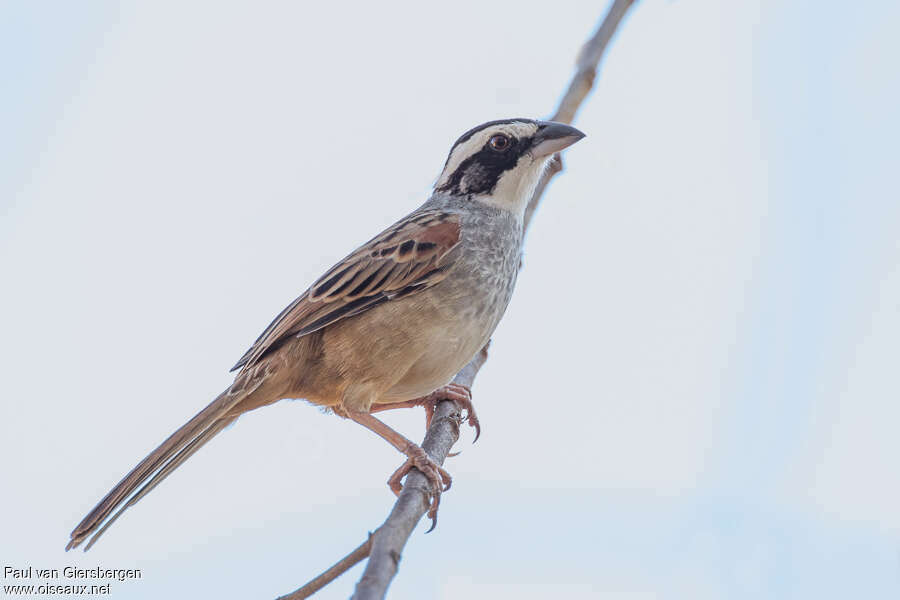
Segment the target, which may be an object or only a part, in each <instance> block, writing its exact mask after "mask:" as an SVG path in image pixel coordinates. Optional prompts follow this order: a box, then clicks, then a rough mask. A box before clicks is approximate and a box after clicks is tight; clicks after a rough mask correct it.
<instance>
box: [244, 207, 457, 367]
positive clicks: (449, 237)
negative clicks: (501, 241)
mask: <svg viewBox="0 0 900 600" xmlns="http://www.w3.org/2000/svg"><path fill="white" fill-rule="evenodd" d="M459 232H460V224H459V215H457V214H454V213H448V212H444V211H439V210H433V211H424V212H419V213H414V214H412V215H410V216H409V217H407V218H406V219H403V220H402V221H400V222H398V223H397V224H395V225H393V226H392V227H390V228H389V229H387V230H386V231H384V232H383V233H382V234H380V235H379V236H377V237H375V238H374V239H372V240H370V241H369V242H368V243H366V244H365V245H363V246H361V247H360V248H358V249H357V250H355V251H354V252H353V253H352V254H350V255H349V256H348V257H346V258H345V259H344V260H342V261H341V262H339V263H338V264H337V265H335V266H334V267H332V268H331V270H329V271H328V272H327V273H325V274H324V275H322V277H320V278H319V279H318V281H316V282H315V283H314V284H313V285H312V287H310V288H309V289H308V290H306V292H304V293H303V295H301V296H300V297H299V298H297V299H296V300H294V301H293V302H292V303H291V304H290V305H288V307H287V308H285V309H284V310H283V311H281V314H279V315H278V316H277V317H275V320H274V321H272V323H271V324H270V325H269V326H268V327H267V328H266V330H265V331H263V332H262V335H260V336H259V338H257V340H256V341H255V342H254V343H253V346H251V347H250V349H249V350H247V352H246V353H245V354H244V356H242V357H241V359H240V360H239V361H238V362H237V364H236V365H235V366H234V367H232V369H231V370H232V371H234V370H235V369H239V368H241V367H247V366H250V365H253V364H254V363H255V362H256V361H258V360H259V359H260V358H261V357H262V356H263V355H265V354H266V353H267V352H269V351H271V350H274V349H275V348H277V347H278V346H279V345H280V344H282V343H283V342H284V341H286V340H287V339H289V338H290V337H292V336H297V337H299V336H303V335H306V334H308V333H312V332H314V331H317V330H319V329H322V328H323V327H325V326H327V325H330V324H331V323H334V322H335V321H338V320H340V319H343V318H346V317H350V316H353V315H357V314H359V313H361V312H364V311H366V310H368V309H370V308H372V307H373V306H377V305H378V304H382V303H384V302H387V301H389V300H391V299H392V298H397V297H400V296H405V295H408V294H412V293H415V292H417V291H420V290H423V289H426V288H428V287H431V286H432V285H434V284H435V283H437V282H439V281H441V280H442V279H444V278H445V277H446V276H447V271H448V269H449V268H450V267H451V266H452V264H451V263H449V262H446V261H444V260H443V259H444V257H445V256H446V255H447V253H448V252H450V250H452V249H453V248H454V247H456V245H457V244H458V243H459V236H460V233H459Z"/></svg>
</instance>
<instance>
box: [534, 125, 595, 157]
mask: <svg viewBox="0 0 900 600" xmlns="http://www.w3.org/2000/svg"><path fill="white" fill-rule="evenodd" d="M583 137H584V133H582V132H581V131H579V130H577V129H575V128H574V127H572V126H571V125H566V124H565V123H556V122H555V121H539V122H538V131H537V133H536V134H534V144H533V145H532V147H531V153H532V154H533V155H534V156H535V158H538V157H541V156H547V155H549V154H553V153H555V152H559V151H560V150H562V149H563V148H568V147H569V146H571V145H572V144H574V143H575V142H577V141H578V140H580V139H581V138H583Z"/></svg>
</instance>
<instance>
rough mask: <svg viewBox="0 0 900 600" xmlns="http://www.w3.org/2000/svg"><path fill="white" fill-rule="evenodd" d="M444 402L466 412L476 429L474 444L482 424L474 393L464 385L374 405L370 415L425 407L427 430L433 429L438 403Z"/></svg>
mask: <svg viewBox="0 0 900 600" xmlns="http://www.w3.org/2000/svg"><path fill="white" fill-rule="evenodd" d="M442 400H452V401H454V402H456V405H457V406H459V408H460V410H465V411H466V422H467V423H468V424H469V425H471V426H472V427H474V428H475V439H474V440H473V441H472V443H473V444H474V443H475V442H477V441H478V437H479V436H480V435H481V423H479V422H478V415H476V414H475V408H474V407H473V406H472V391H471V390H470V389H469V388H467V387H466V386H464V385H460V384H458V383H448V384H447V385H445V386H444V387H442V388H438V389H436V390H435V391H433V392H431V393H430V394H428V395H427V396H422V397H421V398H415V399H414V400H404V401H402V402H389V403H387V404H376V405H373V406H372V408H371V409H370V410H369V412H370V413H375V412H381V411H383V410H392V409H394V408H412V407H414V406H424V407H425V429H428V428H429V427H431V419H432V418H434V408H435V406H437V403H438V402H440V401H442Z"/></svg>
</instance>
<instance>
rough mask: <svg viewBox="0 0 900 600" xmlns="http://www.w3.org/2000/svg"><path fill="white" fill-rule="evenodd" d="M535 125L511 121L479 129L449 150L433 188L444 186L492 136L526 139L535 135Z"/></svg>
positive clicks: (527, 122) (522, 121)
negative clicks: (503, 135) (499, 135)
mask: <svg viewBox="0 0 900 600" xmlns="http://www.w3.org/2000/svg"><path fill="white" fill-rule="evenodd" d="M537 130H538V126H537V123H535V122H533V121H527V120H524V119H523V120H513V121H508V122H501V123H497V124H492V125H488V126H487V127H484V129H480V130H478V131H476V132H475V133H473V134H472V135H470V136H469V137H468V138H466V139H465V140H463V141H461V142H457V143H456V145H455V146H453V149H452V150H450V156H449V157H447V164H446V165H444V170H443V171H442V172H441V175H440V177H438V180H437V183H435V187H436V188H439V187H442V186H444V185H446V183H447V181H449V179H450V177H451V176H452V175H453V173H454V172H456V170H457V169H458V168H459V166H460V165H461V164H462V162H463V161H464V160H466V159H467V158H469V157H470V156H472V155H473V154H476V153H478V152H480V151H481V149H482V148H484V146H485V144H487V142H488V140H489V139H491V137H492V136H494V135H496V134H498V133H503V134H506V135H508V136H510V137H514V138H517V139H522V138H527V137H531V136H533V135H534V134H535V133H537ZM463 137H465V136H463Z"/></svg>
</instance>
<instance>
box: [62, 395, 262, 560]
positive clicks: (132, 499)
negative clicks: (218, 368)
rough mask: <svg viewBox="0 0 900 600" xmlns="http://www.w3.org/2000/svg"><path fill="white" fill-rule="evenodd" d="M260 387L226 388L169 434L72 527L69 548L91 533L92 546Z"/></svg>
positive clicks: (197, 448)
mask: <svg viewBox="0 0 900 600" xmlns="http://www.w3.org/2000/svg"><path fill="white" fill-rule="evenodd" d="M257 387H258V385H256V386H253V388H252V389H250V390H241V391H235V390H232V389H229V390H226V391H225V392H223V393H222V394H220V395H219V396H218V397H217V398H216V399H215V400H213V401H212V402H211V403H210V404H209V405H208V406H207V407H206V408H204V409H203V410H201V411H200V412H199V413H197V414H196V415H195V416H194V417H193V418H192V419H191V420H190V421H188V422H187V423H185V424H184V425H182V426H181V427H180V428H179V429H178V430H177V431H175V433H173V434H172V435H170V436H169V437H168V438H166V440H165V441H164V442H163V443H162V444H160V445H159V447H157V448H156V449H155V450H154V451H153V452H151V453H150V454H148V455H147V457H146V458H144V460H142V461H141V462H140V463H138V465H137V466H136V467H135V468H133V469H132V470H131V471H130V472H129V473H128V474H127V475H126V476H125V477H123V478H122V480H121V481H120V482H119V483H117V484H116V486H115V487H114V488H113V489H112V490H110V492H109V493H108V494H106V496H104V497H103V499H102V500H101V501H100V502H99V503H98V504H97V506H95V507H94V508H93V510H91V512H90V513H88V515H87V516H86V517H85V518H84V519H83V520H82V521H81V523H79V524H78V526H77V527H75V529H74V530H72V534H71V539H70V540H69V544H68V545H67V546H66V550H71V549H72V548H77V547H78V546H79V545H81V543H82V542H84V540H85V539H87V538H88V537H89V536H93V537H92V538H91V540H90V542H89V543H88V545H87V546H86V547H85V550H88V549H89V548H90V547H91V546H93V545H94V543H95V542H96V541H97V539H98V538H99V537H100V536H101V535H102V534H103V533H104V532H105V531H106V529H107V528H108V527H109V526H110V525H112V524H113V522H115V520H116V519H118V518H119V516H120V515H121V514H122V513H123V512H125V510H127V509H128V508H130V507H131V506H134V505H135V504H136V503H137V502H138V501H139V500H140V499H141V498H143V497H144V496H146V495H147V494H148V493H149V492H150V491H151V490H152V489H153V488H155V487H156V486H157V485H159V484H160V482H162V480H163V479H165V478H166V477H168V476H169V474H171V473H172V471H174V470H175V469H176V468H177V467H179V466H180V465H181V464H182V463H183V462H184V461H186V460H187V459H188V458H189V457H190V456H191V455H192V454H193V453H194V452H196V451H197V450H199V449H200V447H201V446H203V445H204V444H205V443H206V442H208V441H209V440H211V439H212V438H213V437H214V436H215V435H216V434H217V433H219V432H220V431H222V430H223V429H225V427H227V426H228V425H230V424H231V423H232V422H233V421H234V420H235V419H237V416H229V415H228V412H229V411H230V410H231V409H233V408H234V406H235V405H236V404H238V403H239V402H240V401H241V400H243V399H245V398H246V397H247V396H248V395H249V394H250V393H252V392H253V391H254V390H255V389H256V388H257ZM113 513H115V514H113ZM110 515H112V517H110Z"/></svg>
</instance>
